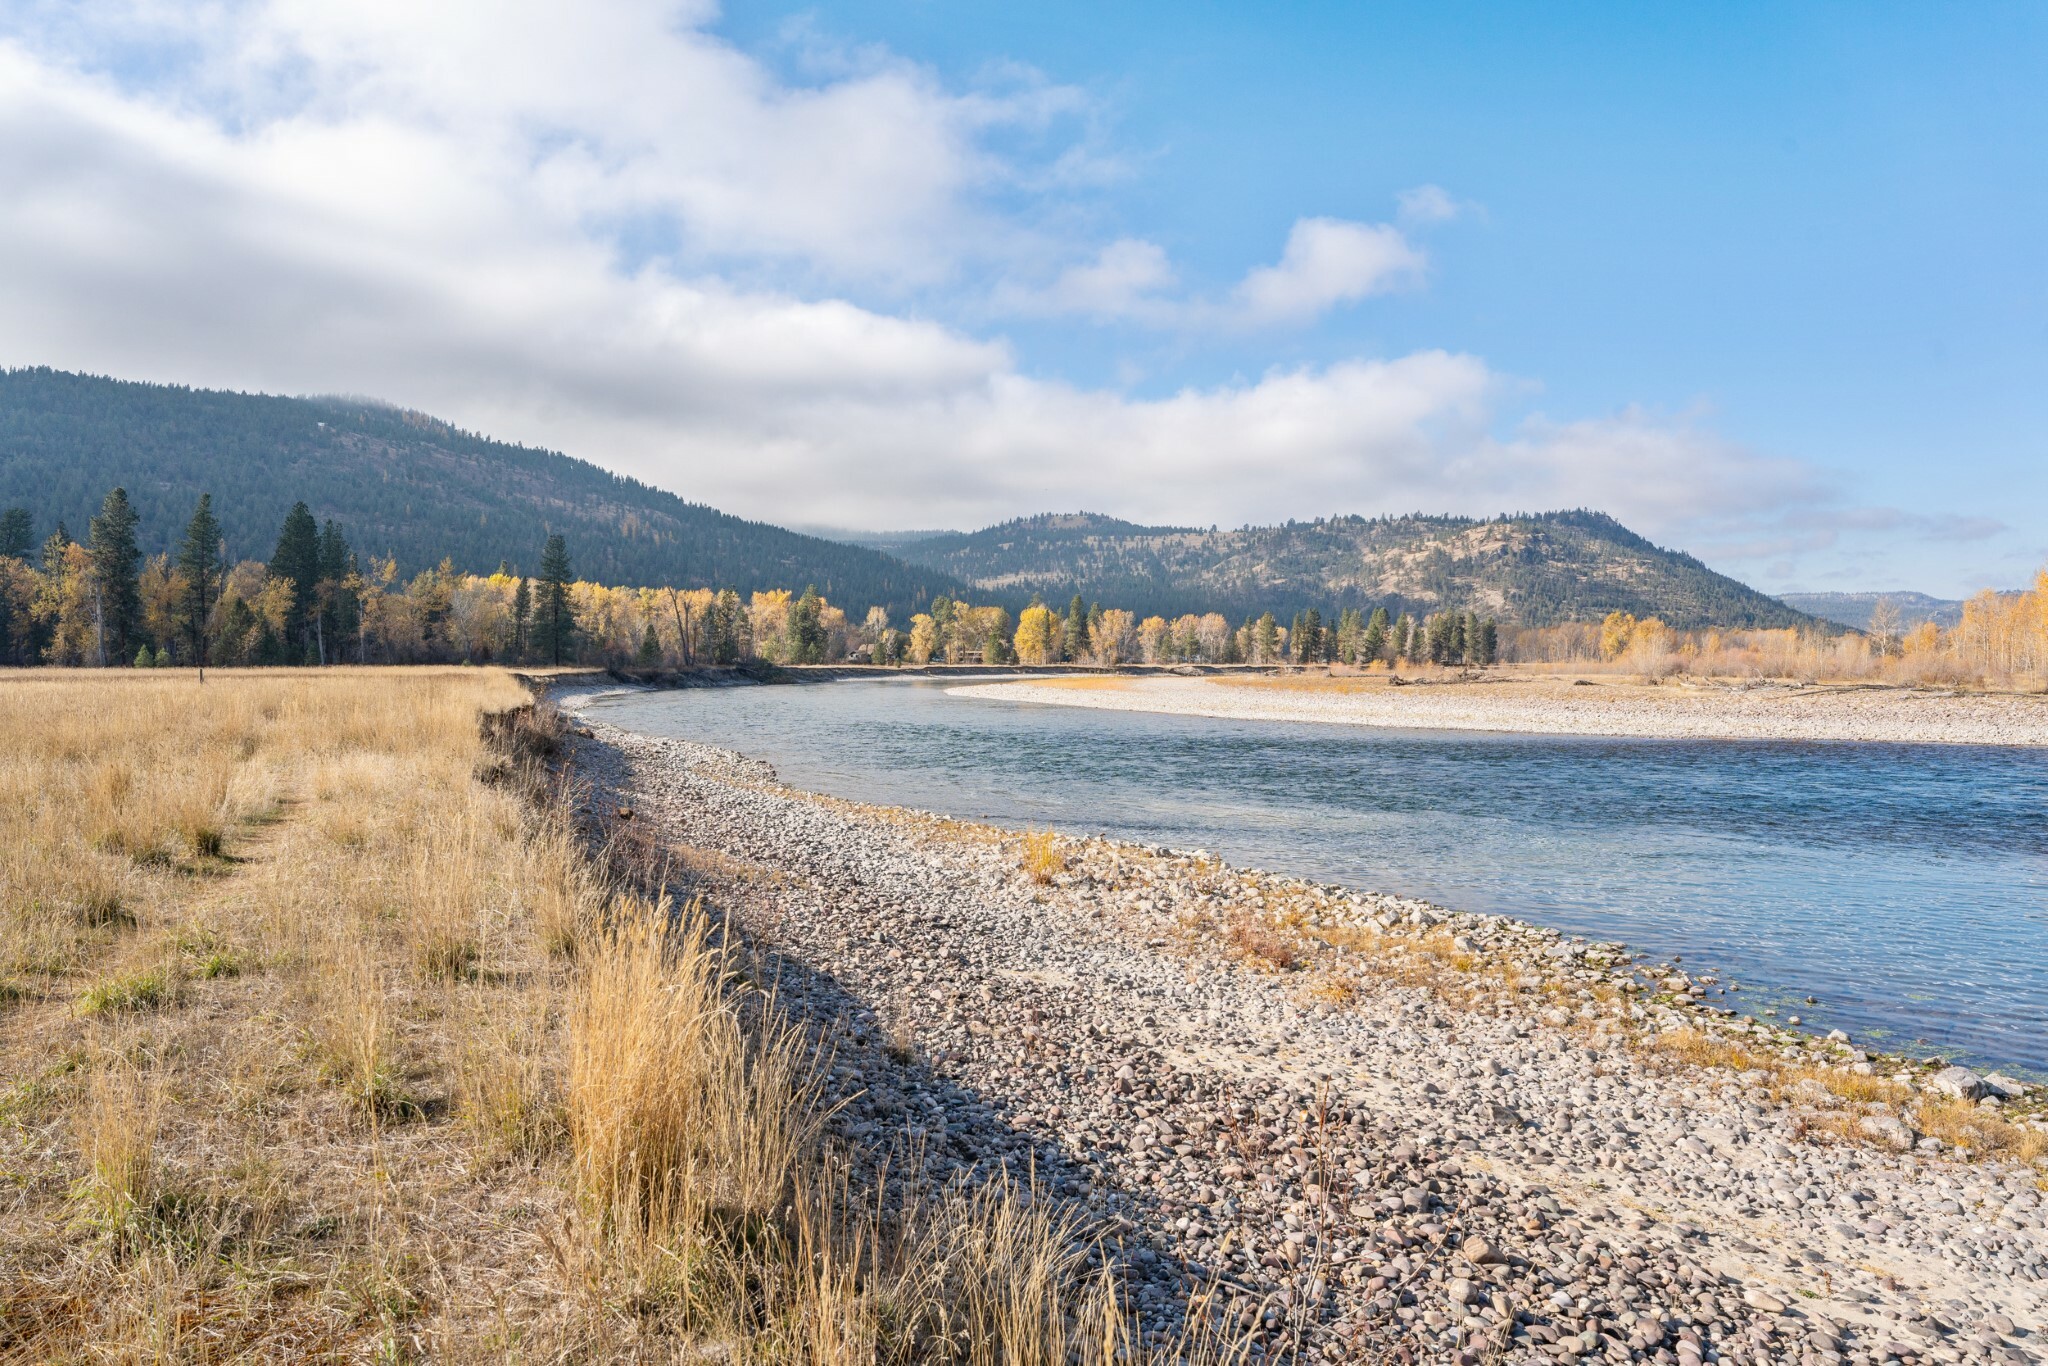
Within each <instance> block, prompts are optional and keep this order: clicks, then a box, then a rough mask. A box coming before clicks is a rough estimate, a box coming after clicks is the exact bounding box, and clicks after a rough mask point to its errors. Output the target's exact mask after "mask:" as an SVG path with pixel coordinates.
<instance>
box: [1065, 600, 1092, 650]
mask: <svg viewBox="0 0 2048 1366" xmlns="http://www.w3.org/2000/svg"><path fill="white" fill-rule="evenodd" d="M1087 652H1088V609H1087V608H1085V607H1083V606H1082V605H1081V595H1080V594H1079V593H1076V594H1074V600H1073V601H1072V602H1070V603H1068V604H1067V639H1066V646H1065V648H1064V649H1063V650H1062V651H1061V652H1060V658H1062V659H1065V660H1068V661H1073V660H1076V659H1079V658H1080V657H1081V656H1082V655H1084V654H1086V653H1087Z"/></svg>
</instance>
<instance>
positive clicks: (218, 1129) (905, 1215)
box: [0, 669, 1221, 1366]
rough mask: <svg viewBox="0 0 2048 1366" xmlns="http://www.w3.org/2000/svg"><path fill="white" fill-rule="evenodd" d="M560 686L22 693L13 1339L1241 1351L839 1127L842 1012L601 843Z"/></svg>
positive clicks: (276, 1349) (4, 733) (468, 683)
mask: <svg viewBox="0 0 2048 1366" xmlns="http://www.w3.org/2000/svg"><path fill="white" fill-rule="evenodd" d="M528 701H529V698H528V696H527V694H526V692H525V690H524V689H523V688H522V687H521V686H520V685H519V684H518V683H517V682H516V681H515V680H514V679H513V678H511V677H510V676H509V675H507V674H504V673H500V672H495V671H483V670H465V669H443V670H403V671H402V670H376V669H372V670H332V671H304V672H291V671H266V672H262V673H253V672H252V673H236V672H232V671H229V672H222V673H217V674H213V675H210V676H209V678H208V680H207V681H206V683H205V684H204V685H203V686H201V685H200V684H198V683H197V681H196V680H195V679H194V678H192V677H191V676H190V675H165V674H157V673H126V672H121V673H107V674H80V673H66V674H45V673H26V674H0V1170H5V1171H7V1172H9V1173H13V1174H16V1175H17V1177H18V1178H19V1179H18V1186H17V1190H16V1191H15V1192H14V1193H13V1194H11V1196H10V1200H9V1201H8V1202H7V1203H6V1204H5V1205H4V1206H0V1358H9V1359H13V1358H21V1359H31V1360H45V1359H63V1360H69V1359H81V1358H110V1359H122V1360H129V1359H143V1358H149V1359H185V1358H194V1359H197V1358H205V1359H209V1360H211V1359H225V1358H236V1359H249V1360H291V1361H302V1360H309V1359H336V1358H349V1359H356V1358H377V1359H390V1360H401V1359H431V1360H502V1359H508V1358H522V1359H539V1358H548V1359H578V1360H585V1359H587V1360H644V1359H649V1358H659V1359H666V1358H671V1357H680V1356H684V1355H687V1354H688V1352H689V1351H693V1350H699V1349H707V1348H708V1349H711V1350H713V1351H716V1352H722V1353H724V1354H726V1355H729V1356H731V1357H732V1358H733V1359H735V1360H739V1361H747V1362H752V1361H761V1362H804V1363H826V1364H830V1366H838V1364H839V1363H847V1364H849V1366H851V1364H853V1363H862V1364H866V1363H885V1362H925V1361H936V1362H962V1363H984V1362H985V1363H991V1364H992V1366H993V1364H994V1363H1044V1366H1063V1364H1064V1363H1067V1362H1072V1361H1091V1362H1103V1363H1108V1362H1110V1361H1119V1362H1122V1361H1142V1360H1148V1359H1152V1356H1153V1354H1154V1353H1155V1352H1164V1353H1167V1354H1169V1355H1177V1356H1180V1357H1184V1358H1189V1359H1199V1358H1201V1357H1204V1356H1208V1357H1216V1356H1219V1355H1221V1353H1220V1352H1219V1351H1218V1350H1217V1349H1216V1345H1215V1344H1214V1343H1209V1342H1202V1343H1195V1342H1193V1341H1184V1342H1181V1343H1176V1344H1170V1345H1168V1346H1167V1347H1165V1348H1156V1347H1142V1346H1141V1345H1140V1344H1139V1343H1138V1342H1137V1340H1136V1337H1135V1330H1134V1327H1133V1324H1132V1322H1131V1320H1130V1318H1129V1316H1128V1314H1127V1313H1126V1312H1125V1310H1124V1307H1123V1306H1122V1305H1121V1304H1120V1303H1119V1302H1118V1298H1117V1294H1116V1286H1115V1281H1114V1278H1113V1277H1111V1276H1108V1275H1106V1274H1104V1273H1102V1272H1100V1271H1090V1270H1089V1266H1090V1263H1089V1262H1088V1261H1087V1260H1086V1259H1085V1254H1086V1252H1087V1250H1088V1248H1087V1242H1086V1239H1085V1237H1084V1236H1083V1234H1084V1231H1083V1230H1082V1229H1081V1228H1079V1227H1078V1226H1077V1225H1076V1224H1075V1223H1074V1222H1073V1221H1072V1220H1071V1219H1069V1218H1068V1217H1067V1216H1066V1215H1064V1214H1062V1213H1060V1212H1059V1211H1057V1210H1056V1209H1055V1208H1053V1206H1052V1205H1051V1203H1050V1202H1048V1201H1045V1200H1042V1199H1036V1198H1033V1193H1032V1192H1031V1191H1029V1190H1027V1189H1020V1188H1018V1187H1016V1186H1014V1185H1011V1184H1008V1183H1004V1182H996V1183H992V1184H988V1185H983V1186H975V1187H969V1186H965V1185H960V1186H953V1187H948V1188H945V1189H942V1190H937V1191H933V1190H927V1189H924V1188H922V1187H919V1186H918V1185H916V1184H915V1183H909V1182H906V1181H905V1180H903V1179H900V1178H898V1177H895V1176H892V1175H890V1173H889V1171H888V1170H887V1169H886V1168H883V1167H878V1166H877V1165H876V1164H875V1161H874V1159H873V1158H872V1157H871V1156H869V1155H866V1154H865V1153H864V1152H862V1151H857V1150H850V1149H846V1148H843V1147H840V1146H837V1145H835V1144H834V1143H833V1142H830V1141H828V1140H827V1138H826V1127H827V1121H828V1119H829V1108H828V1106H827V1103H826V1101H825V1098H824V1094H823V1090H822V1079H823V1078H824V1077H825V1075H826V1073H827V1069H826V1067H825V1064H826V1062H827V1061H828V1060H827V1059H825V1058H823V1057H822V1056H820V1054H819V1053H818V1052H817V1049H816V1046H815V1044H814V1043H813V1042H812V1037H813V1036H812V1035H811V1033H810V1032H809V1031H808V1028H807V1026H806V1025H805V1023H804V1022H802V1021H801V1020H799V1019H796V1018H794V1017H791V1016H789V1015H788V1014H786V1013H785V1012H784V1011H783V1010H782V1009H781V1007H780V1005H779V1004H778V1002H776V1001H775V1000H774V999H772V998H770V997H768V996H766V995H764V994H762V993H761V992H759V991H758V990H756V989H755V988H754V987H752V986H751V985H750V979H749V977H748V972H747V967H748V964H747V962H746V961H745V960H744V959H743V958H742V957H741V956H740V955H739V954H738V952H737V950H735V949H733V948H731V947H729V946H728V945H727V942H726V940H725V939H724V937H723V932H722V931H721V930H720V929H719V928H718V927H717V926H716V925H715V924H714V922H713V921H712V920H711V919H710V918H709V917H708V916H707V914H706V913H705V911H704V910H703V908H702V907H701V906H699V905H695V904H690V905H682V906H677V905H674V904H672V903H670V902H669V901H666V900H664V899H663V898H662V897H661V895H660V889H659V888H658V887H651V886H636V885H631V884H629V883H627V882H625V881H622V880H621V876H620V875H619V874H618V873H617V872H615V871H612V870H611V865H609V864H607V863H605V862H603V861H601V860H598V859H595V858H593V857H592V856H591V853H590V851H589V850H588V848H587V846H586V844H585V841H584V837H583V836H582V835H581V834H580V833H579V832H578V831H577V829H576V828H575V827H574V823H573V820H572V811H571V809H570V807H569V806H568V805H566V804H563V803H560V802H558V801H557V800H556V796H557V794H559V793H560V792H561V787H560V784H559V782H558V776H559V775H558V774H556V773H555V772H554V771H553V770H551V769H550V767H549V758H550V755H551V754H552V753H553V751H554V750H555V748H556V746H557V745H558V743H559V741H560V739H561V732H560V728H559V726H558V725H557V724H555V723H552V722H550V720H549V719H548V717H547V716H546V715H545V714H544V713H543V712H539V711H536V710H534V709H532V708H530V707H528V705H527V703H528ZM911 1169H918V1170H921V1168H916V1167H915V1164H911V1165H910V1166H908V1167H906V1168H905V1170H911Z"/></svg>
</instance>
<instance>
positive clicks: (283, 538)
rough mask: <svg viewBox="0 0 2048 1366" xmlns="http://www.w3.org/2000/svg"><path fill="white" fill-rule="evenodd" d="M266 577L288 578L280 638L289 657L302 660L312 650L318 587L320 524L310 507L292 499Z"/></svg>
mask: <svg viewBox="0 0 2048 1366" xmlns="http://www.w3.org/2000/svg"><path fill="white" fill-rule="evenodd" d="M270 577H271V578H273V579H290V580H291V583H292V605H291V608H290V610H289V611H288V612H287V613H286V614H285V619H284V639H285V645H286V647H287V650H288V653H289V655H290V658H291V661H292V662H293V663H295V664H297V663H303V662H304V661H305V659H306V657H307V655H308V654H309V653H316V652H317V651H316V647H315V645H314V642H313V626H312V621H313V613H314V610H315V608H316V606H317V604H318V602H319V591H320V524H319V523H317V522H315V521H314V520H313V512H312V509H310V508H308V507H307V506H306V505H305V504H304V503H293V504H292V510H291V511H290V512H288V513H286V514H285V519H284V526H283V527H282V528H280V529H279V531H278V533H277V549H276V551H275V552H273V553H272V555H271V557H270Z"/></svg>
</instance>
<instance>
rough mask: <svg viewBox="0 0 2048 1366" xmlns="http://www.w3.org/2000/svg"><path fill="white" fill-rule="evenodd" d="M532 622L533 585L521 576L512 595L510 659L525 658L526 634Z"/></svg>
mask: <svg viewBox="0 0 2048 1366" xmlns="http://www.w3.org/2000/svg"><path fill="white" fill-rule="evenodd" d="M532 621H533V584H532V581H531V580H529V579H527V578H525V577H524V576H522V577H521V578H520V580H519V587H518V588H516V589H514V590H513V593H512V658H513V659H515V660H523V659H525V658H526V633H527V628H528V626H530V625H531V624H532Z"/></svg>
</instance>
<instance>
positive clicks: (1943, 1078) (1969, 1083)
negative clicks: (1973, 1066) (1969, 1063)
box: [1927, 1067, 1984, 1100]
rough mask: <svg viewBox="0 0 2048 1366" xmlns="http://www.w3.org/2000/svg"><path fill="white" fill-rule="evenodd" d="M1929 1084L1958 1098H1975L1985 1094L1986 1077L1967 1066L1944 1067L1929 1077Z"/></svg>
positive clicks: (1935, 1089) (1930, 1086)
mask: <svg viewBox="0 0 2048 1366" xmlns="http://www.w3.org/2000/svg"><path fill="white" fill-rule="evenodd" d="M1927 1086H1928V1088H1929V1089H1930V1090H1934V1091H1939V1092H1941V1094H1943V1095H1945V1096H1954V1097H1955V1098H1956V1099H1957V1100H1975V1099H1977V1098H1978V1097H1979V1096H1981V1095H1983V1094H1984V1079H1983V1078H1982V1077H1980V1076H1978V1075H1977V1074H1976V1073H1975V1072H1972V1071H1971V1070H1970V1069H1969V1068H1967V1067H1944V1068H1942V1069H1941V1070H1940V1071H1939V1072H1936V1073H1935V1074H1934V1075H1933V1076H1931V1077H1929V1078H1928V1079H1927Z"/></svg>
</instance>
